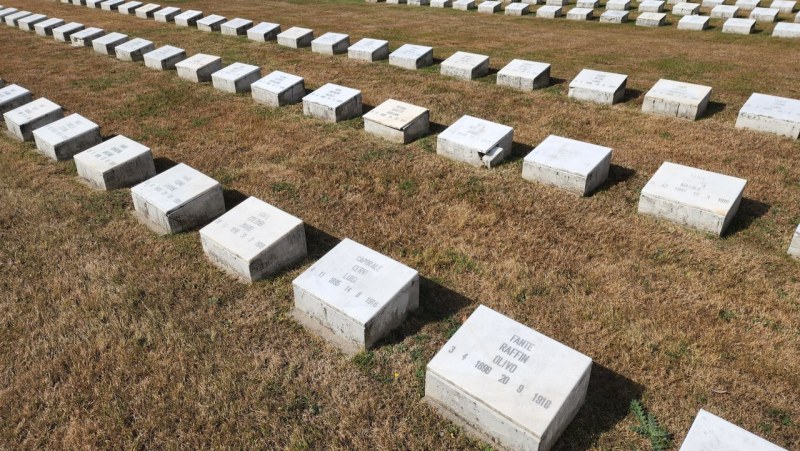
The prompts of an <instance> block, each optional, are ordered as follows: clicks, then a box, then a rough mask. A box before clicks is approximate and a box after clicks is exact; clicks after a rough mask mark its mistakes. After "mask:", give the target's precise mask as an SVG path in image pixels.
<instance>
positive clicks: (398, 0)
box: [386, 0, 407, 5]
mask: <svg viewBox="0 0 800 451" xmlns="http://www.w3.org/2000/svg"><path fill="white" fill-rule="evenodd" d="M406 3H407V0H386V4H387V5H405V4H406Z"/></svg>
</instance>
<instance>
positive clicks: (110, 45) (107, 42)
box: [92, 33, 128, 56]
mask: <svg viewBox="0 0 800 451" xmlns="http://www.w3.org/2000/svg"><path fill="white" fill-rule="evenodd" d="M125 42H128V35H126V34H122V33H109V34H107V35H105V36H102V37H99V38H97V39H95V40H93V41H92V47H93V48H94V51H95V52H97V53H100V54H102V55H110V56H116V52H115V51H114V49H116V48H117V46H118V45H120V44H123V43H125Z"/></svg>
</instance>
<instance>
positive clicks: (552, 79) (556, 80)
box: [537, 77, 569, 91]
mask: <svg viewBox="0 0 800 451" xmlns="http://www.w3.org/2000/svg"><path fill="white" fill-rule="evenodd" d="M568 81H569V80H567V79H566V78H558V77H550V84H549V85H547V86H545V87H544V88H542V89H547V88H552V87H553V86H561V85H563V84H564V83H566V82H568ZM537 91H538V89H537Z"/></svg>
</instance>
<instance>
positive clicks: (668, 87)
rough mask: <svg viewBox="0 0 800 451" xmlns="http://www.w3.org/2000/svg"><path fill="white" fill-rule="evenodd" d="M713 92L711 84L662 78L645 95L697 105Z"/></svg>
mask: <svg viewBox="0 0 800 451" xmlns="http://www.w3.org/2000/svg"><path fill="white" fill-rule="evenodd" d="M709 94H711V87H710V86H703V85H696V84H693V83H685V82H682V81H674V80H666V79H663V78H662V79H661V80H658V81H657V82H656V84H655V85H653V87H652V88H650V90H649V91H648V92H647V94H645V97H654V98H658V99H662V100H666V101H671V102H680V103H689V104H692V105H697V104H699V103H700V102H702V101H703V99H705V98H706V97H707V96H708V95H709Z"/></svg>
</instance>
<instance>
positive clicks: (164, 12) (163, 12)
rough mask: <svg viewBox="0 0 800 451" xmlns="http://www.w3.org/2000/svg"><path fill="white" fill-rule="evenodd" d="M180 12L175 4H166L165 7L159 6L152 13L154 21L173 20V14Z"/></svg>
mask: <svg viewBox="0 0 800 451" xmlns="http://www.w3.org/2000/svg"><path fill="white" fill-rule="evenodd" d="M180 13H181V9H180V8H177V7H175V6H167V7H165V8H161V9H159V10H158V11H156V12H155V13H153V19H155V21H156V22H164V23H168V22H175V16H177V15H178V14H180Z"/></svg>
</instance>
